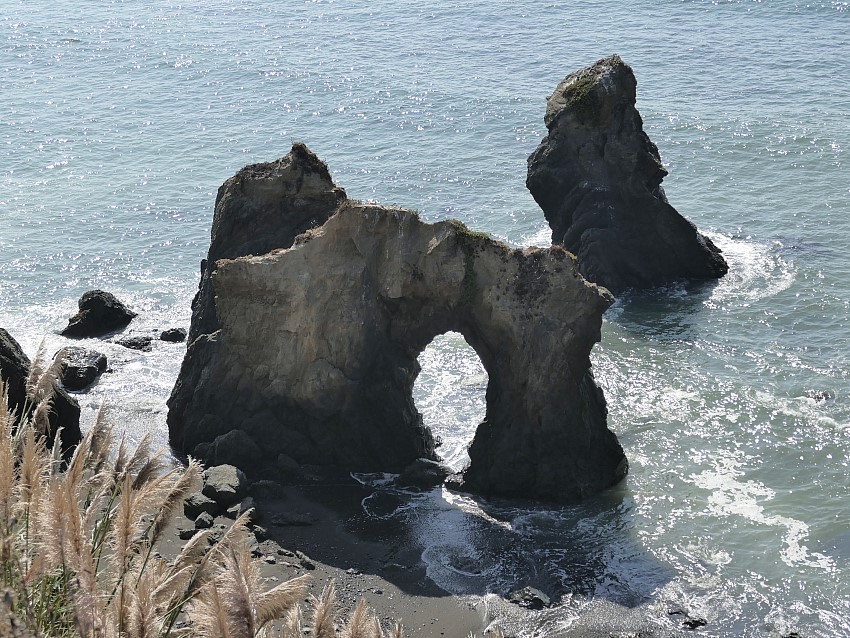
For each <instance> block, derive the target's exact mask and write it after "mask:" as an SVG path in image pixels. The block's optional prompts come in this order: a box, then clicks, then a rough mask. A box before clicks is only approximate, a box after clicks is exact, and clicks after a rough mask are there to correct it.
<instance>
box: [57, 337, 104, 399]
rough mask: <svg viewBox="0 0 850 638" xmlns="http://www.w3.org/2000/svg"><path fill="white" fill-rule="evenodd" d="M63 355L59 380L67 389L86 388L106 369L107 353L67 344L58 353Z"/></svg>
mask: <svg viewBox="0 0 850 638" xmlns="http://www.w3.org/2000/svg"><path fill="white" fill-rule="evenodd" d="M56 356H61V357H62V362H63V365H62V374H61V375H60V377H59V380H60V381H61V382H62V385H63V386H64V387H65V389H66V390H71V391H78V390H85V389H86V388H87V387H89V386H90V385H91V384H92V383H94V382H95V381H96V380H97V378H98V377H99V376H100V375H101V374H102V373H103V372H104V371H105V370H106V363H107V361H106V355H105V354H103V353H102V352H98V351H96V350H89V349H88V348H83V347H81V346H66V347H64V348H62V349H61V350H60V351H59V352H57V353H56Z"/></svg>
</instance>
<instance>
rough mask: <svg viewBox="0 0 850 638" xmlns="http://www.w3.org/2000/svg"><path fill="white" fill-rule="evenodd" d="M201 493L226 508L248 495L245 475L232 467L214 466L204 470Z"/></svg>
mask: <svg viewBox="0 0 850 638" xmlns="http://www.w3.org/2000/svg"><path fill="white" fill-rule="evenodd" d="M201 493H202V494H203V495H204V496H206V497H208V498H211V499H212V500H214V501H215V502H216V503H218V505H219V507H221V508H227V507H230V506H231V505H233V504H234V503H238V502H239V501H241V500H242V499H243V498H244V497H245V495H246V494H247V493H248V479H247V477H246V476H245V473H244V472H243V471H242V470H240V469H239V468H237V467H234V466H232V465H215V466H213V467H209V468H207V469H206V470H204V486H203V488H202V489H201Z"/></svg>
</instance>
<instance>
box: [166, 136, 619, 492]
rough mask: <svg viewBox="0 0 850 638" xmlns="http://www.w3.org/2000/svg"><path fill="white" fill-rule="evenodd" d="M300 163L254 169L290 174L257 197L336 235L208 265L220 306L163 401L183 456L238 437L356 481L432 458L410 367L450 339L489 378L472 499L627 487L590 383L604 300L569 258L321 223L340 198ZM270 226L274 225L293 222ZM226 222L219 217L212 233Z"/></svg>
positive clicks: (269, 458)
mask: <svg viewBox="0 0 850 638" xmlns="http://www.w3.org/2000/svg"><path fill="white" fill-rule="evenodd" d="M305 150H306V149H301V150H299V151H298V153H302V154H303V152H304V151H305ZM313 158H315V156H312V157H311V158H310V159H309V165H310V166H314V165H315V162H318V160H314V159H313ZM301 161H302V160H300V159H299V157H298V155H297V154H296V151H295V149H293V153H290V155H289V156H287V158H284V159H283V160H280V161H279V162H278V163H273V164H270V165H265V166H256V167H252V169H251V170H252V174H254V175H263V174H268V173H269V172H275V171H277V172H278V173H279V174H281V173H283V172H284V171H286V172H287V174H288V175H289V178H288V179H289V181H287V178H284V177H280V178H279V179H278V180H277V182H276V183H275V184H274V188H277V189H278V193H279V195H278V197H274V194H273V193H274V189H273V188H272V184H269V188H265V189H260V190H258V192H259V193H260V194H261V195H262V197H263V201H264V202H265V205H269V206H273V207H275V209H276V210H280V209H281V208H284V209H285V208H286V206H281V204H280V202H281V201H287V198H289V200H290V201H291V200H292V199H298V201H299V202H300V204H301V206H302V209H303V210H305V211H307V210H310V209H311V208H314V209H315V210H316V211H317V213H324V212H327V213H328V215H327V219H326V221H324V223H323V224H321V225H320V226H318V227H316V228H312V229H310V230H308V231H307V232H305V233H303V234H301V235H299V236H298V237H297V238H295V241H294V243H293V244H292V246H291V247H289V248H286V247H284V248H281V249H278V250H271V251H270V252H267V253H266V254H263V255H258V256H242V257H238V258H235V259H219V260H218V261H217V262H215V263H214V264H209V262H208V274H206V275H205V278H206V283H205V284H202V286H204V285H205V286H206V291H207V294H209V295H210V299H211V300H212V299H214V305H213V306H206V308H204V312H203V313H200V312H199V313H198V314H197V315H195V316H193V325H192V329H191V330H190V334H191V333H196V336H195V338H194V340H193V341H192V342H191V343H190V345H189V348H188V352H187V356H186V359H185V360H184V363H183V367H182V369H181V373H180V377H179V379H178V382H177V385H176V386H175V389H174V392H173V393H172V396H171V398H170V399H169V408H170V409H169V417H168V422H169V431H170V436H171V440H172V443H173V444H174V445H175V446H176V447H177V448H179V449H182V450H185V451H187V452H191V451H193V450H194V449H195V447H196V446H198V445H199V444H203V445H204V447H205V449H207V450H209V449H210V448H211V446H210V445H209V442H212V441H214V440H218V441H219V442H220V441H221V440H222V439H221V438H219V437H221V436H222V435H225V434H227V433H228V432H230V431H231V430H239V431H241V433H240V435H239V436H238V437H232V438H234V439H239V440H240V441H242V443H245V441H243V439H246V438H250V439H252V440H253V441H254V442H256V443H257V445H258V447H257V449H259V450H261V454H262V457H263V458H262V459H258V460H257V463H256V464H254V466H255V468H256V466H259V465H260V464H261V463H267V464H268V463H274V462H275V461H276V459H277V458H278V456H279V455H287V456H288V457H291V458H292V459H294V461H295V462H297V463H300V464H308V465H331V466H337V467H343V468H346V469H349V470H359V471H377V470H383V471H400V470H402V469H403V468H405V467H406V466H408V465H410V463H412V462H413V461H414V460H416V459H417V458H426V459H428V458H430V459H434V458H436V455H435V452H434V441H433V438H432V436H431V433H430V431H429V430H428V429H427V428H425V427H424V426H423V424H422V418H421V416H420V415H419V413H418V412H417V410H416V407H415V405H414V403H413V398H412V390H413V383H414V380H415V379H416V376H417V374H418V372H419V364H418V362H417V356H418V355H419V353H420V352H422V350H423V349H424V348H425V347H426V346H427V345H428V344H429V343H430V342H431V340H432V339H433V338H434V337H435V336H436V335H438V334H442V333H444V332H447V331H456V332H459V333H461V334H463V335H464V337H465V338H466V340H467V342H468V343H469V344H470V345H471V346H472V347H473V348H474V349H475V351H476V352H477V353H478V356H479V357H480V358H481V360H482V362H483V364H484V367H485V369H486V370H487V372H488V374H489V385H488V389H487V412H486V418H485V420H484V422H482V424H481V425H480V426H479V428H478V431H477V433H476V435H475V439H474V441H473V443H472V445H471V447H470V451H469V454H470V458H471V464H470V466H469V467H468V468H467V470H466V471H465V474H464V477H463V481H462V485H463V487H464V489H469V490H471V491H475V492H478V493H484V494H494V495H501V496H519V497H526V498H527V497H535V498H543V499H548V500H558V501H573V500H577V499H580V498H582V497H584V496H587V495H589V494H591V493H594V492H597V491H599V490H601V489H604V488H606V487H608V486H610V485H612V484H614V483H616V482H617V481H619V480H620V479H621V478H622V476H623V475H624V474H625V471H626V467H627V466H626V462H625V457H624V455H623V450H622V448H621V447H620V445H619V443H618V442H617V439H616V437H615V436H614V434H613V433H612V432H611V431H610V430H608V428H607V426H606V409H605V401H604V398H603V397H602V393H601V391H600V390H599V389H598V388H597V387H596V385H595V383H594V381H593V377H592V376H591V374H590V359H589V355H590V350H591V348H592V346H593V344H594V343H595V342H596V341H598V340H599V336H600V328H601V323H602V313H603V312H604V310H605V309H606V308H607V307H608V305H609V304H610V303H611V301H612V298H611V296H610V295H609V294H608V293H607V291H605V290H603V289H600V288H599V287H597V286H595V285H593V284H590V283H588V282H587V281H585V279H584V278H582V277H581V276H580V275H579V273H578V271H577V269H576V265H575V262H574V260H573V258H572V257H571V256H570V255H569V254H568V253H567V252H566V251H565V250H563V249H562V248H561V247H558V246H556V247H552V248H550V249H528V250H524V251H523V250H515V249H511V248H509V247H507V246H505V245H504V244H501V243H499V242H496V241H494V240H492V239H490V238H489V237H488V236H486V235H484V234H481V233H475V232H472V231H470V230H469V229H467V228H466V227H465V226H464V225H463V224H461V223H459V222H454V221H446V222H439V223H436V224H427V223H424V222H422V221H421V220H420V219H419V218H418V216H417V215H416V214H415V213H413V212H411V211H408V210H404V209H401V208H395V207H383V206H375V205H364V204H358V203H354V202H351V201H342V202H340V205H339V206H338V207H336V208H335V209H334V210H332V211H328V210H327V206H328V204H329V203H330V201H331V200H332V199H333V197H331V195H332V196H334V197H335V196H336V195H337V194H339V193H341V192H342V191H341V190H340V189H336V188H335V187H334V186H333V184H332V182H330V180H329V178H328V179H326V180H323V179H317V178H316V177H315V173H311V175H310V176H311V181H309V182H308V180H307V179H302V178H301V177H299V175H300V171H299V170H298V169H297V168H293V166H295V167H297V166H298V164H299V162H301ZM276 167H282V169H278V168H276ZM325 171H326V169H325ZM316 172H318V171H316ZM308 184H310V186H309V187H308V186H307V185H308ZM233 191H236V192H233ZM294 193H297V194H294ZM240 197H241V198H244V199H249V197H250V196H246V195H245V189H244V187H243V186H242V185H241V184H240V182H239V180H235V179H234V180H229V181H228V182H227V183H225V186H224V187H222V190H220V191H219V202H227V201H230V200H232V199H233V198H240ZM311 202H312V204H311ZM260 208H261V206H260V205H258V204H257V203H252V202H248V201H245V202H244V203H243V204H242V205H241V206H240V209H241V210H255V211H259V210H260ZM330 213H333V214H330ZM260 215H261V216H262V217H263V218H264V219H266V220H267V222H266V223H277V224H281V223H284V222H282V221H281V220H282V219H285V217H286V216H285V215H276V216H270V215H268V214H266V213H260ZM224 217H225V212H224V211H223V210H220V209H219V208H218V207H217V210H216V223H217V224H220V225H221V224H223V223H224V222H225V221H226V220H225V219H224ZM311 218H312V219H316V217H315V216H313V217H311ZM269 220H273V221H272V222H269ZM247 223H250V222H247ZM272 232H275V233H277V234H278V235H279V236H286V235H285V233H283V232H282V231H281V229H274V230H273V231H272ZM202 291H203V288H202ZM198 309H199V307H196V310H198ZM211 311H212V312H214V321H215V323H214V326H215V328H216V329H215V330H214V331H212V332H203V331H202V330H204V329H209V327H210V325H209V323H204V328H202V329H199V326H196V325H195V321H196V318H197V320H198V321H203V322H209V321H210V318H211V317H213V315H211V314H210V312H211ZM246 435H247V436H246ZM243 447H244V448H245V449H249V448H251V447H252V446H249V445H244V446H243ZM244 469H246V470H247V471H248V472H249V473H250V469H248V468H244Z"/></svg>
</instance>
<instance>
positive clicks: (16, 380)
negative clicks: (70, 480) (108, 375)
mask: <svg viewBox="0 0 850 638" xmlns="http://www.w3.org/2000/svg"><path fill="white" fill-rule="evenodd" d="M30 366H31V364H30V360H29V358H28V357H27V356H26V355H25V354H24V351H23V350H22V349H21V346H20V344H19V343H18V342H17V341H15V339H14V338H13V337H12V335H10V334H9V333H8V332H7V331H6V330H4V329H3V328H0V377H2V378H3V380H4V382H5V384H6V391H7V392H8V394H9V409H10V410H11V411H12V412H13V413H15V414H17V415H18V416H22V415H23V413H24V411H25V410H26V411H27V414H26V416H28V415H29V414H31V413H32V410H33V408H34V407H35V406H33V405H32V403H31V401H28V400H27V378H28V376H29V374H30ZM51 383H52V384H53V388H52V398H51V401H52V409H51V410H50V412H49V416H48V421H49V424H50V427H49V429H48V432H47V437H48V441H49V442H50V444H52V443H53V438H54V436H55V435H56V431H57V430H58V429H59V428H60V427H61V428H62V432H61V439H62V449H63V450H64V451H70V450H71V449H73V447H74V446H75V445H77V443H79V442H80V440H81V439H82V437H83V435H82V432H81V431H80V405H79V404H78V403H77V400H76V399H75V398H73V397H72V396H71V395H70V394H68V393H67V392H66V391H65V389H64V388H62V387H61V386H60V385H58V384H57V383H54V382H52V381H51Z"/></svg>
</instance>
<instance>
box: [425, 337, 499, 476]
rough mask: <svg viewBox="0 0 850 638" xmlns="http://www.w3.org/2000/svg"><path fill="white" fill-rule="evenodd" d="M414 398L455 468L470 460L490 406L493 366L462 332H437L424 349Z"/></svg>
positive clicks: (444, 457) (440, 453)
mask: <svg viewBox="0 0 850 638" xmlns="http://www.w3.org/2000/svg"><path fill="white" fill-rule="evenodd" d="M417 361H418V363H419V366H420V371H419V375H418V376H417V377H416V381H415V382H414V384H413V401H414V403H415V405H416V409H417V410H418V411H419V413H420V414H421V415H422V421H423V423H424V425H425V426H427V427H430V428H431V431H432V432H433V434H434V437H435V438H437V440H439V441H441V445H440V447H439V448H438V449H437V453H438V454H439V455H440V457H442V459H443V461H444V462H445V463H446V464H447V465H449V466H450V467H451V468H452V469H454V470H461V469H463V468H464V467H466V466H467V465H468V464H469V454H468V453H467V448H468V447H469V444H470V443H471V441H472V439H473V437H474V436H475V431H476V429H477V428H478V425H479V424H480V423H481V422H482V421H483V420H484V417H485V414H486V411H487V401H486V395H487V383H488V376H487V371H486V370H485V369H484V364H483V363H482V362H481V358H480V357H479V356H478V354H477V353H476V352H475V350H474V349H473V348H472V347H471V346H470V345H469V344H468V343H467V342H466V339H464V337H463V335H462V334H460V333H458V332H451V331H449V332H446V333H444V334H440V335H437V336H436V337H434V339H433V340H432V341H431V343H429V344H428V345H427V346H426V347H425V349H424V350H423V351H422V352H421V353H420V354H419V357H418V358H417Z"/></svg>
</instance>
